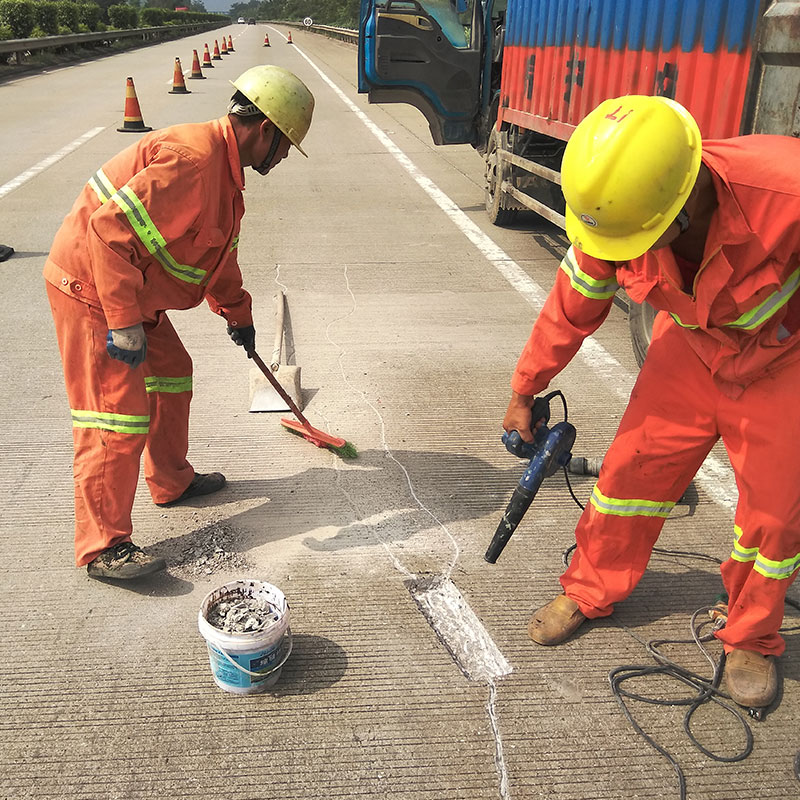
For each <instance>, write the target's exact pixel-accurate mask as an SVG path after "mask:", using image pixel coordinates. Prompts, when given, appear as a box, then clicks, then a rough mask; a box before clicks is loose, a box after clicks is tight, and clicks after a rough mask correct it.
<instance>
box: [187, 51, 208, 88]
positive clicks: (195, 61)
mask: <svg viewBox="0 0 800 800" xmlns="http://www.w3.org/2000/svg"><path fill="white" fill-rule="evenodd" d="M189 78H190V79H192V80H203V81H204V80H205V79H206V76H205V75H203V71H202V70H201V69H200V56H198V55H197V50H192V74H191V75H190V76H189Z"/></svg>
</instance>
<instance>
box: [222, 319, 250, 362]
mask: <svg viewBox="0 0 800 800" xmlns="http://www.w3.org/2000/svg"><path fill="white" fill-rule="evenodd" d="M228 336H230V337H231V339H233V341H234V342H236V344H238V345H239V346H240V347H244V349H245V352H246V353H247V357H248V358H251V355H250V353H252V352H253V350H254V349H255V346H256V329H255V328H254V327H253V326H252V325H244V326H243V327H241V328H232V327H231V326H230V325H228Z"/></svg>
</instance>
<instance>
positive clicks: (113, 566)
mask: <svg viewBox="0 0 800 800" xmlns="http://www.w3.org/2000/svg"><path fill="white" fill-rule="evenodd" d="M166 568H167V562H166V561H164V559H163V558H154V557H153V556H149V555H147V553H145V552H144V550H142V548H141V547H137V546H136V545H135V544H134V543H133V542H120V543H119V544H115V545H114V546H113V547H107V548H106V549H105V550H103V552H102V553H100V555H99V556H97V558H95V559H94V561H90V562H89V563H88V564H87V565H86V573H87V574H88V575H89V577H90V578H116V579H117V580H123V581H127V580H130V579H131V578H141V577H143V576H144V575H151V574H152V573H153V572H160V571H161V570H162V569H166Z"/></svg>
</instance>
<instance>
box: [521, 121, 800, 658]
mask: <svg viewBox="0 0 800 800" xmlns="http://www.w3.org/2000/svg"><path fill="white" fill-rule="evenodd" d="M799 162H800V141H798V140H796V139H792V138H789V137H781V136H745V137H739V138H735V139H727V140H716V141H711V140H709V141H704V142H703V163H704V164H705V165H706V166H707V167H708V168H709V169H710V170H711V174H712V178H713V183H714V188H715V190H716V193H717V198H718V203H719V205H718V208H717V210H716V212H715V214H714V216H713V219H712V222H711V227H710V230H709V232H708V238H707V241H706V245H705V253H704V256H703V261H702V264H701V265H699V270H698V272H697V274H696V277H695V278H694V281H693V284H692V285H691V286H684V281H683V278H682V276H681V272H680V270H679V267H678V264H677V262H676V259H675V257H674V255H673V252H672V250H671V249H670V248H669V247H664V248H661V249H658V250H651V251H649V252H647V253H645V254H644V255H643V256H641V257H640V258H637V259H635V260H632V261H629V262H618V263H611V262H606V261H602V260H600V259H596V258H592V257H589V256H587V255H586V254H585V253H582V252H580V251H578V250H576V249H575V248H570V250H569V251H568V253H567V255H566V257H565V258H564V260H563V261H562V262H561V267H560V269H559V271H558V274H557V277H556V281H555V285H554V286H553V289H552V290H551V292H550V294H549V296H548V298H547V301H546V302H545V305H544V307H543V309H542V311H541V313H540V315H539V317H538V318H537V320H536V323H535V325H534V328H533V331H532V333H531V336H530V339H529V340H528V342H527V344H526V346H525V348H524V350H523V353H522V355H521V357H520V360H519V363H518V365H517V369H516V371H515V374H514V376H513V379H512V388H513V389H514V390H515V391H516V392H519V393H520V394H525V395H534V394H539V393H540V392H541V391H543V390H544V389H545V388H546V387H547V385H548V384H549V382H550V380H551V379H552V378H553V377H554V376H555V375H556V374H557V373H559V372H560V371H561V370H562V369H563V368H564V367H565V366H566V365H567V363H568V362H569V361H570V359H571V358H572V357H573V356H574V355H575V353H576V352H577V351H578V348H579V347H580V344H581V342H582V341H583V339H584V338H585V337H587V336H589V335H590V334H591V333H592V332H593V331H595V330H596V329H597V328H598V327H599V326H600V324H601V323H602V322H603V320H604V319H605V318H606V316H607V314H608V312H609V309H610V308H611V305H612V302H613V296H614V293H615V291H616V289H617V288H618V285H621V286H622V287H624V289H625V290H626V291H627V293H628V294H629V296H630V297H631V298H632V299H633V300H634V301H636V302H640V303H641V302H643V301H645V300H646V301H647V302H648V303H650V304H651V305H652V306H654V307H655V308H656V309H658V310H659V313H658V315H657V317H656V322H655V325H654V332H653V339H652V343H651V345H650V348H649V350H648V353H647V357H646V359H645V363H644V365H643V367H642V370H641V372H640V374H639V376H638V379H637V381H636V384H635V386H634V388H633V391H632V393H631V398H630V402H629V404H628V407H627V409H626V411H625V414H624V415H623V418H622V420H621V422H620V426H619V430H618V431H617V434H616V436H615V438H614V441H613V443H612V445H611V447H610V448H609V451H608V453H607V455H606V457H605V459H604V461H603V466H602V469H601V471H600V475H599V478H598V480H597V484H596V486H595V487H594V490H593V492H592V496H591V500H590V503H589V504H588V505H587V507H586V510H585V511H584V513H583V514H582V516H581V518H580V521H579V523H578V526H577V529H576V540H577V549H576V551H575V555H574V557H573V559H572V562H571V563H570V566H569V567H568V569H567V570H566V572H565V573H564V574H563V575H562V577H561V584H562V586H563V589H564V592H565V593H566V594H567V596H568V597H570V598H572V599H573V600H575V602H577V603H578V605H579V607H580V610H581V611H582V612H583V613H584V614H585V615H586V616H587V617H590V618H592V617H602V616H606V615H608V614H610V613H611V612H612V610H613V606H614V603H616V602H618V601H620V600H623V599H624V598H626V597H627V596H628V595H629V594H630V593H631V592H632V591H633V589H634V587H635V586H636V584H637V583H638V581H639V579H640V578H641V576H642V574H643V573H644V570H645V569H646V567H647V563H648V560H649V558H650V554H651V551H652V548H653V546H654V544H655V542H656V539H657V538H658V535H659V533H660V531H661V528H662V526H663V524H664V520H665V518H666V517H667V516H669V513H670V510H671V509H672V507H673V506H674V505H675V502H676V501H677V500H678V499H679V498H680V497H681V495H682V494H683V492H684V490H685V489H686V487H687V486H688V484H689V482H690V481H691V479H692V478H693V477H694V475H695V473H696V471H697V470H698V469H699V468H700V466H701V465H702V463H703V460H704V459H705V457H706V455H707V454H708V452H709V450H710V449H711V448H712V446H713V445H714V443H715V442H716V441H717V440H718V439H719V438H720V437H721V438H722V440H723V443H724V445H725V447H726V449H727V451H728V455H729V457H730V461H731V465H732V467H733V470H734V473H735V476H736V481H737V486H738V489H739V500H738V504H737V508H736V514H735V519H734V543H733V549H732V552H731V554H730V557H729V558H728V559H727V560H726V561H725V562H724V564H723V565H722V568H721V571H722V578H723V582H724V585H725V589H726V591H727V593H728V595H729V616H728V621H727V625H726V627H725V628H724V629H723V630H722V631H720V632H719V633H718V634H717V636H718V638H719V639H721V640H722V641H723V643H724V647H725V650H726V652H730V650H732V649H734V648H736V649H746V650H754V651H756V652H759V653H762V654H764V655H780V654H781V653H782V652H783V650H784V647H785V645H784V642H783V639H782V638H781V636H780V634H779V633H778V629H779V628H780V626H781V622H782V620H783V611H784V597H785V594H786V590H787V589H788V587H789V585H790V584H791V583H792V581H793V580H794V578H795V577H796V575H797V570H798V567H800V494H798V488H797V487H798V485H800V464H799V463H798V459H797V442H798V441H800V414H799V413H798V412H797V407H798V400H797V398H798V397H800V292H798V291H797V289H798V286H800V173H798V171H797V164H798V163H799Z"/></svg>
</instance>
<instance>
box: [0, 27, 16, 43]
mask: <svg viewBox="0 0 800 800" xmlns="http://www.w3.org/2000/svg"><path fill="white" fill-rule="evenodd" d="M13 38H14V31H12V30H11V28H10V27H9V26H8V25H0V41H2V40H3V39H13Z"/></svg>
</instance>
